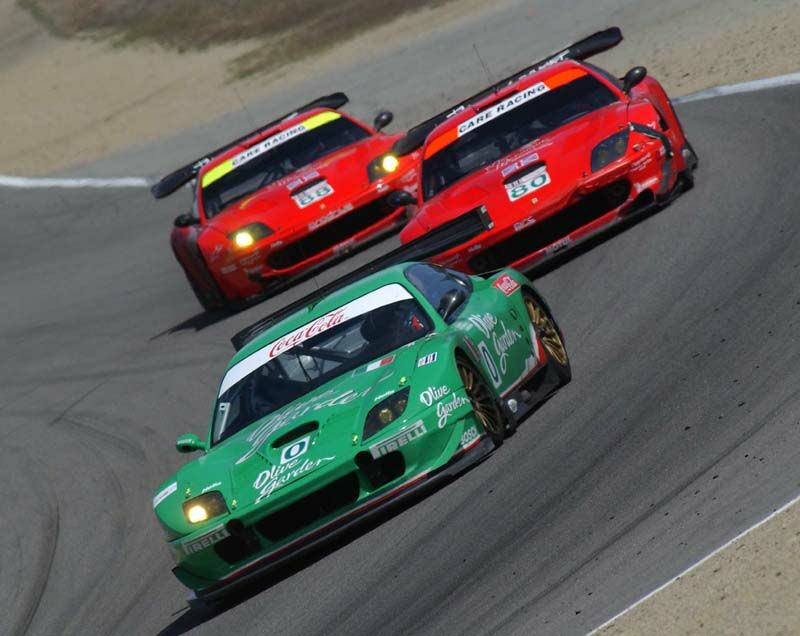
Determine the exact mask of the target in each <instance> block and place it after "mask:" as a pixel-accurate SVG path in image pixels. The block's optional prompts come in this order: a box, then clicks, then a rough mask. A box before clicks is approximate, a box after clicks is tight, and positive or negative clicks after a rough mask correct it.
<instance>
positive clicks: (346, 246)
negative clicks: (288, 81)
mask: <svg viewBox="0 0 800 636" xmlns="http://www.w3.org/2000/svg"><path fill="white" fill-rule="evenodd" d="M347 101H348V100H347V96H346V95H345V94H344V93H334V94H332V95H327V96H325V97H320V98H319V99H316V100H314V101H312V102H310V103H309V104H306V105H305V106H302V107H300V108H299V109H297V110H296V111H295V112H293V113H291V114H289V115H286V116H284V117H282V118H280V119H277V120H275V121H273V122H271V123H269V124H267V125H265V126H263V127H261V128H260V129H258V130H255V131H253V132H251V133H249V134H248V135H246V136H244V137H242V138H241V139H238V140H236V141H234V142H231V143H230V144H227V145H226V146H224V147H223V148H220V149H218V150H215V151H214V152H212V153H209V154H208V155H206V156H205V157H202V158H201V159H198V160H196V161H194V162H192V163H191V164H189V165H187V166H185V167H183V168H180V169H179V170H177V171H175V172H173V173H172V174H170V175H167V176H166V177H164V178H163V179H162V180H161V181H160V182H159V183H157V184H156V185H155V186H153V188H152V192H153V195H154V196H155V197H156V198H162V197H165V196H167V195H169V194H171V193H172V192H174V191H176V190H177V189H178V188H179V187H181V186H182V185H184V184H186V183H190V182H191V183H192V192H193V195H194V204H193V206H192V210H191V212H189V213H187V214H181V215H180V216H178V217H177V218H176V219H175V228H174V229H173V231H172V236H171V239H170V243H171V245H172V250H173V252H174V253H175V257H176V258H177V260H178V262H179V263H180V265H181V267H182V268H183V270H184V272H185V273H186V276H187V278H188V279H189V283H190V285H191V287H192V290H193V291H194V292H195V295H196V296H197V299H198V300H199V301H200V304H201V305H202V306H203V307H204V308H205V309H208V310H213V309H221V308H224V307H227V306H230V305H231V304H234V303H236V302H238V301H247V300H250V299H254V298H258V297H260V296H262V295H264V294H269V293H271V292H272V293H274V292H275V291H277V290H278V289H279V288H281V287H283V286H285V285H286V284H288V283H290V282H291V281H293V280H295V279H296V278H297V277H299V276H302V275H304V274H307V273H308V272H309V271H311V270H312V269H314V268H316V267H319V266H321V265H323V264H325V263H327V262H329V261H331V260H332V259H335V258H338V257H340V256H343V255H345V254H347V253H349V252H350V251H351V250H354V249H355V248H357V247H358V246H360V245H362V244H364V243H366V242H368V241H372V240H375V239H377V238H378V237H380V236H382V235H384V234H386V233H388V232H391V231H392V230H397V229H399V228H400V227H401V226H402V225H403V224H404V223H405V222H406V217H405V215H404V210H403V207H402V206H397V205H393V204H392V203H390V201H389V200H388V197H389V195H390V194H392V193H394V192H397V191H399V190H400V189H403V188H408V189H410V190H412V191H413V188H414V187H415V184H416V168H417V163H418V153H415V152H412V153H410V154H407V155H406V156H404V157H403V158H402V159H397V158H396V157H394V156H392V155H390V154H388V150H389V149H390V148H391V146H392V144H393V143H395V142H396V141H397V140H398V138H400V137H402V134H394V135H385V134H382V133H381V132H380V130H381V129H382V128H383V127H385V126H387V125H388V124H389V123H390V122H391V121H392V114H391V113H389V112H388V111H384V112H381V113H379V114H378V116H377V117H376V118H375V123H374V127H372V128H370V127H369V126H367V125H365V124H363V123H361V122H359V121H356V120H355V119H353V118H351V117H349V116H348V115H347V114H345V113H343V112H340V111H339V110H337V109H338V108H340V107H341V106H343V105H344V104H345V103H346V102H347Z"/></svg>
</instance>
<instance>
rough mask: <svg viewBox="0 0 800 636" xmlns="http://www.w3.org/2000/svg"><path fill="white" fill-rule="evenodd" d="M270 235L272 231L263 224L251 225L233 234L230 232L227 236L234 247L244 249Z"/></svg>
mask: <svg viewBox="0 0 800 636" xmlns="http://www.w3.org/2000/svg"><path fill="white" fill-rule="evenodd" d="M270 234H272V230H271V229H269V228H268V227H267V226H266V225H264V224H263V223H251V224H250V225H247V226H245V227H243V228H240V229H238V230H236V231H235V232H231V233H230V234H228V238H229V239H230V240H231V241H233V242H234V244H235V245H236V247H238V248H241V249H244V248H246V247H250V246H251V245H252V244H253V243H255V242H256V241H260V240H261V239H262V238H264V237H265V236H269V235H270Z"/></svg>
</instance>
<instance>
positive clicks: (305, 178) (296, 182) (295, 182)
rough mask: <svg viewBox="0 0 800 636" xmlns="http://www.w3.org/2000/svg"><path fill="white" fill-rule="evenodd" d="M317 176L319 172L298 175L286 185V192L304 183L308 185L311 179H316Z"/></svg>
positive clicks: (313, 171)
mask: <svg viewBox="0 0 800 636" xmlns="http://www.w3.org/2000/svg"><path fill="white" fill-rule="evenodd" d="M318 176H319V172H317V171H316V170H312V171H311V172H307V173H306V174H304V175H300V176H299V177H297V178H296V179H292V180H291V181H289V183H287V184H286V189H287V190H294V189H295V188H298V187H300V186H301V185H303V184H304V183H308V182H309V181H311V180H312V179H316V178H317V177H318Z"/></svg>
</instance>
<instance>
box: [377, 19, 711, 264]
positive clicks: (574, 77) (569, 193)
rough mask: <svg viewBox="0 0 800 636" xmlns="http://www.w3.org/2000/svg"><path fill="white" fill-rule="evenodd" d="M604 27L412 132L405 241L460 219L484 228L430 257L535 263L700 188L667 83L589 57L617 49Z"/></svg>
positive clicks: (402, 144) (398, 149) (615, 33)
mask: <svg viewBox="0 0 800 636" xmlns="http://www.w3.org/2000/svg"><path fill="white" fill-rule="evenodd" d="M621 40H622V33H621V32H620V30H619V29H618V28H611V29H608V30H606V31H601V32H599V33H596V34H595V35H593V36H590V37H588V38H586V39H585V40H582V41H581V42H578V43H576V44H573V45H572V46H570V47H569V48H567V49H565V50H563V51H561V52H559V53H557V54H555V55H553V56H552V57H550V58H547V59H545V60H543V61H541V62H539V63H537V64H534V65H533V66H531V67H528V68H526V69H524V70H523V71H520V72H519V73H516V74H515V75H513V76H511V77H510V78H508V79H506V80H503V81H502V82H500V83H498V84H495V85H494V86H491V87H490V88H488V89H486V90H484V91H482V92H481V93H479V94H478V95H476V96H474V97H472V98H470V99H468V100H466V101H464V102H462V103H460V104H458V105H457V106H455V107H454V108H452V109H449V111H448V112H446V113H442V114H441V115H437V116H436V117H433V118H432V119H430V120H428V121H426V122H423V123H422V124H420V125H418V126H416V127H415V128H412V129H411V130H410V131H409V133H408V135H407V136H406V137H404V138H402V139H400V140H399V141H398V142H397V143H396V144H395V148H394V151H395V153H396V154H397V155H398V156H403V154H406V153H411V152H417V151H418V149H419V148H420V147H421V149H422V168H421V170H420V173H419V177H418V188H417V195H416V197H414V196H412V195H411V194H408V193H398V194H396V195H394V196H393V199H392V200H393V202H395V203H398V204H400V203H402V204H405V205H408V206H409V209H410V211H411V215H412V218H411V221H410V222H409V224H408V225H407V226H406V227H405V228H404V229H403V231H402V232H401V235H400V236H401V240H402V241H403V242H404V243H405V242H408V241H410V240H413V239H415V238H417V237H419V236H422V235H424V234H426V233H427V232H430V231H431V230H432V229H434V228H436V227H438V226H440V225H441V224H443V223H447V222H449V221H452V220H453V219H455V218H458V217H460V216H462V215H469V214H472V215H476V216H478V217H480V218H481V220H482V222H483V223H484V226H485V231H484V232H482V233H481V234H479V235H478V236H476V237H474V238H473V239H471V240H470V241H469V242H466V243H464V244H462V245H458V246H456V247H454V248H452V249H449V250H447V251H445V252H444V253H442V254H440V255H439V256H437V257H436V258H434V259H433V260H434V262H437V263H439V264H441V265H446V266H448V267H453V268H456V269H460V270H462V271H465V272H469V273H483V272H488V271H493V270H496V269H500V268H502V267H506V266H512V267H516V268H518V269H530V268H532V267H535V266H537V265H540V264H542V263H543V262H544V261H546V260H547V259H548V258H549V257H551V256H553V255H555V254H557V253H559V252H561V251H562V250H565V249H567V248H569V247H572V246H574V245H576V244H578V243H580V242H582V241H584V240H586V239H588V238H589V237H591V236H594V235H595V234H597V233H598V232H600V231H602V230H604V229H606V228H608V227H609V226H611V225H613V224H616V223H617V222H620V221H622V220H624V219H626V218H628V217H631V216H632V215H635V214H640V213H642V212H644V211H645V210H649V209H653V208H654V207H657V206H663V205H665V204H667V203H668V202H670V201H671V200H672V199H673V198H674V197H676V196H677V195H678V194H680V193H681V192H683V191H684V190H687V189H688V188H690V187H691V186H692V185H693V172H694V170H695V168H696V166H697V155H696V154H695V152H694V150H693V149H692V146H691V144H690V143H689V142H688V140H687V139H686V136H685V134H684V132H683V129H682V127H681V123H680V121H679V120H678V117H677V115H676V114H675V111H674V110H673V108H672V104H671V103H670V100H669V98H668V97H667V95H666V93H665V92H664V89H663V88H662V87H661V85H660V84H659V83H658V82H657V81H656V80H655V79H653V78H652V77H649V76H648V75H647V71H646V70H645V69H644V68H643V67H641V66H638V67H635V68H633V69H631V70H630V71H629V72H628V73H627V74H626V75H625V77H624V78H623V79H622V80H619V79H617V78H615V77H614V76H612V75H611V74H610V73H607V72H606V71H603V70H601V69H599V68H597V67H595V66H593V65H591V64H589V63H587V62H582V61H581V60H584V59H585V58H587V57H589V56H591V55H595V54H597V53H599V52H601V51H605V50H607V49H609V48H611V47H613V46H616V45H617V44H618V43H619V42H620V41H621Z"/></svg>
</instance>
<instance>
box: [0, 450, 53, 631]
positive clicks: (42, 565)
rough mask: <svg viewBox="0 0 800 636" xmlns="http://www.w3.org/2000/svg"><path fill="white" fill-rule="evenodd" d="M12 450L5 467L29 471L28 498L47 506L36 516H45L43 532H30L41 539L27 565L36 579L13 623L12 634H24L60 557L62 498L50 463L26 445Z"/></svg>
mask: <svg viewBox="0 0 800 636" xmlns="http://www.w3.org/2000/svg"><path fill="white" fill-rule="evenodd" d="M8 450H9V451H13V453H8V454H7V455H8V457H7V458H6V459H5V460H4V461H3V469H4V470H8V467H9V464H13V463H15V462H18V463H20V464H21V466H19V472H17V474H20V475H21V474H25V475H26V476H27V479H28V481H27V484H28V487H29V488H30V489H31V490H33V493H31V495H32V496H30V497H29V498H28V499H29V501H35V502H37V503H38V504H39V505H40V506H42V508H43V510H37V511H36V516H38V517H43V520H42V521H41V523H40V524H38V525H39V526H40V531H39V532H31V533H30V535H31V536H34V537H36V539H37V541H36V548H35V550H36V551H35V556H34V559H33V563H32V565H31V567H30V568H26V570H27V572H30V573H32V575H33V578H32V581H31V583H30V584H29V585H27V586H26V587H27V588H28V589H27V591H26V590H24V589H23V590H18V594H17V596H18V598H19V595H20V594H22V595H23V598H22V599H20V600H18V601H17V603H16V608H19V609H18V610H17V612H16V613H17V618H16V620H14V622H13V623H12V624H11V630H10V632H9V633H10V634H11V635H12V636H24V634H27V633H28V632H29V631H30V629H31V626H32V625H33V622H34V620H35V618H36V616H37V613H38V611H39V608H40V607H41V603H42V599H43V598H44V596H45V594H46V592H47V589H48V587H49V586H50V583H51V578H50V574H51V571H52V569H53V563H54V561H55V558H56V550H57V547H58V543H59V537H60V525H61V523H60V514H59V507H58V499H57V497H56V495H55V492H54V491H53V489H52V488H51V486H50V481H49V480H48V479H47V478H46V474H47V470H46V466H45V465H44V464H43V463H41V462H39V461H38V460H37V459H36V458H35V457H33V456H31V455H30V454H29V453H28V451H27V450H26V449H24V448H18V447H14V448H8ZM31 468H33V470H31ZM37 468H38V469H37ZM16 608H15V609H16Z"/></svg>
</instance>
